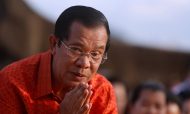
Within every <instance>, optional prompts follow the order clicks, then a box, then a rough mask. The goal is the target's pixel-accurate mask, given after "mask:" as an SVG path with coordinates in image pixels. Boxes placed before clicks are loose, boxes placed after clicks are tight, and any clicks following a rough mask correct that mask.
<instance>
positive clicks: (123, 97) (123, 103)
mask: <svg viewBox="0 0 190 114" xmlns="http://www.w3.org/2000/svg"><path fill="white" fill-rule="evenodd" d="M109 81H110V82H111V83H112V85H113V88H114V90H115V95H116V101H117V107H118V113H119V114H127V112H126V111H127V104H128V94H127V87H126V85H125V83H124V82H123V81H121V79H119V76H117V75H114V76H111V78H109Z"/></svg>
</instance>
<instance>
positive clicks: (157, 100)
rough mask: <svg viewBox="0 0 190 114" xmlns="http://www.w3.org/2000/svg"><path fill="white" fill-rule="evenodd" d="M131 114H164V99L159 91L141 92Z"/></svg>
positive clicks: (163, 95)
mask: <svg viewBox="0 0 190 114" xmlns="http://www.w3.org/2000/svg"><path fill="white" fill-rule="evenodd" d="M131 114H166V97H165V94H164V93H163V92H161V91H152V90H143V91H142V92H141V93H140V96H139V98H138V100H137V101H136V102H135V104H134V105H133V106H132V108H131Z"/></svg>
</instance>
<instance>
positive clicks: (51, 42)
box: [49, 34, 58, 55]
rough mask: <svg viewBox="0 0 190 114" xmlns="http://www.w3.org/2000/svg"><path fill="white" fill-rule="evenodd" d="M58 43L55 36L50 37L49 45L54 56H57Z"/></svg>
mask: <svg viewBox="0 0 190 114" xmlns="http://www.w3.org/2000/svg"><path fill="white" fill-rule="evenodd" d="M57 42H58V39H57V38H56V36H55V35H53V34H52V35H50V37H49V45H50V49H51V53H52V54H53V55H54V54H55V49H56V44H57Z"/></svg>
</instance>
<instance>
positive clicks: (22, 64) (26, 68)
mask: <svg viewBox="0 0 190 114" xmlns="http://www.w3.org/2000/svg"><path fill="white" fill-rule="evenodd" d="M42 54H43V53H39V54H36V55H33V56H30V57H27V58H24V59H21V60H19V61H16V62H13V63H12V64H10V65H8V66H6V67H5V68H3V69H2V70H1V71H0V75H1V76H0V78H1V81H4V80H6V81H10V82H11V83H12V82H14V83H22V82H24V81H25V80H27V79H28V80H30V79H31V78H33V77H32V76H34V75H36V74H35V73H37V71H38V66H39V63H40V57H41V55H42Z"/></svg>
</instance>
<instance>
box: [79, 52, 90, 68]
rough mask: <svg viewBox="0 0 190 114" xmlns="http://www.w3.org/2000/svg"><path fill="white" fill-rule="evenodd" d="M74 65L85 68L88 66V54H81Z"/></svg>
mask: <svg viewBox="0 0 190 114" xmlns="http://www.w3.org/2000/svg"><path fill="white" fill-rule="evenodd" d="M76 65H77V66H78V67H80V68H83V69H87V68H89V67H90V58H89V56H86V55H83V56H81V57H79V58H78V59H77V60H76Z"/></svg>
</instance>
